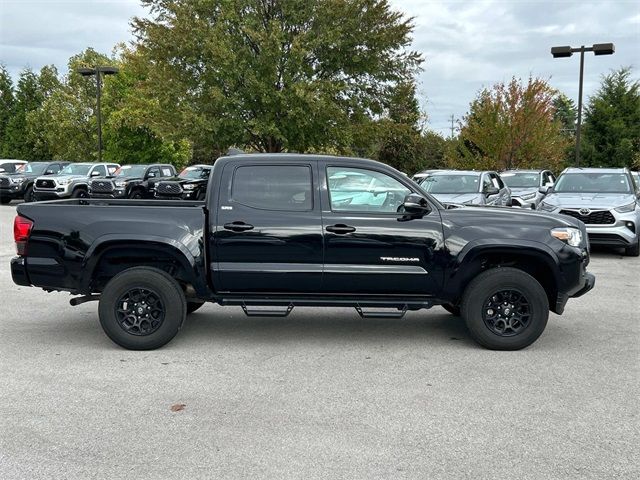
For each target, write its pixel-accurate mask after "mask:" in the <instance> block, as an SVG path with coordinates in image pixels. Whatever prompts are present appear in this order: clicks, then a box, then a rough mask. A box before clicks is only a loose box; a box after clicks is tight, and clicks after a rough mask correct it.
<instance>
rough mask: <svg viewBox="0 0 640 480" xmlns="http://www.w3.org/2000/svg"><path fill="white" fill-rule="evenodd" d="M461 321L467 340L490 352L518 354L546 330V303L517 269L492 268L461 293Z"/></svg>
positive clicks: (539, 289) (536, 285) (536, 287)
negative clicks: (468, 337)
mask: <svg viewBox="0 0 640 480" xmlns="http://www.w3.org/2000/svg"><path fill="white" fill-rule="evenodd" d="M461 310H462V317H463V318H464V320H465V323H466V325H467V328H468V329H469V333H470V334H471V337H472V338H473V339H474V340H475V341H476V342H478V343H479V344H480V345H482V346H483V347H485V348H489V349H492V350H520V349H522V348H525V347H528V346H529V345H531V344H532V343H533V342H535V341H536V340H537V339H538V337H539V336H540V335H542V332H544V329H545V327H546V326H547V320H548V318H549V300H548V298H547V293H546V292H545V290H544V288H542V286H541V285H540V283H538V281H537V280H536V279H535V278H533V277H532V276H531V275H529V274H527V273H525V272H523V271H522V270H518V269H517V268H494V269H491V270H488V271H485V272H483V273H481V274H480V275H478V276H477V277H476V278H474V279H473V280H472V281H471V282H470V283H469V285H468V286H467V288H466V289H465V292H464V296H463V298H462V303H461Z"/></svg>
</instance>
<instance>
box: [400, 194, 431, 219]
mask: <svg viewBox="0 0 640 480" xmlns="http://www.w3.org/2000/svg"><path fill="white" fill-rule="evenodd" d="M402 207H403V208H404V211H405V212H406V213H408V214H409V215H425V214H427V213H429V212H430V211H431V207H429V202H427V199H426V198H424V197H423V196H422V195H419V194H417V193H410V194H409V195H407V196H406V197H404V202H402Z"/></svg>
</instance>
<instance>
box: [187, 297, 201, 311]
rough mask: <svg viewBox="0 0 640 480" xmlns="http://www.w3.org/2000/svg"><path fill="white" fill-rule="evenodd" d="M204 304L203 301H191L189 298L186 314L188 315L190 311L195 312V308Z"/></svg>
mask: <svg viewBox="0 0 640 480" xmlns="http://www.w3.org/2000/svg"><path fill="white" fill-rule="evenodd" d="M203 305H204V302H201V301H199V300H198V301H192V300H189V301H188V302H187V315H189V314H190V313H193V312H195V311H196V310H198V309H199V308H200V307H201V306H203Z"/></svg>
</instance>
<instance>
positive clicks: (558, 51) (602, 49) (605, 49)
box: [551, 43, 616, 167]
mask: <svg viewBox="0 0 640 480" xmlns="http://www.w3.org/2000/svg"><path fill="white" fill-rule="evenodd" d="M615 51H616V48H615V45H613V43H595V44H593V45H592V46H590V47H585V46H584V45H582V46H581V47H577V48H572V47H569V46H563V47H552V48H551V55H553V58H564V57H570V56H572V55H573V54H574V53H577V52H580V85H579V87H578V124H577V125H576V167H579V166H580V126H581V125H582V79H583V77H584V52H593V54H594V55H612V54H613V52H615Z"/></svg>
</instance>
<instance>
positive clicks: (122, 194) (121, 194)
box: [89, 188, 128, 198]
mask: <svg viewBox="0 0 640 480" xmlns="http://www.w3.org/2000/svg"><path fill="white" fill-rule="evenodd" d="M89 196H90V197H91V198H128V196H127V192H126V190H125V189H124V188H123V189H116V190H114V191H113V192H111V193H98V192H93V191H91V190H89Z"/></svg>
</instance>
